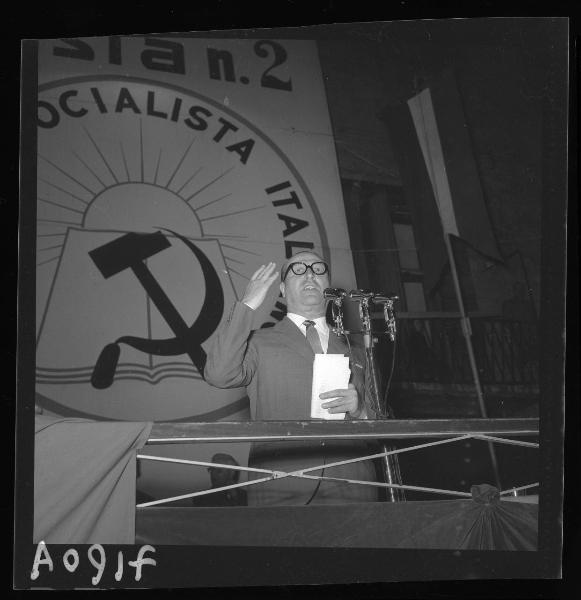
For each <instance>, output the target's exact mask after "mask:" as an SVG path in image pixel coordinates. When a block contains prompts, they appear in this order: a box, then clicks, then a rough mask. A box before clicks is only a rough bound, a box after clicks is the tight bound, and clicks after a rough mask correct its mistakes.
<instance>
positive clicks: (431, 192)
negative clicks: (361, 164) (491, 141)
mask: <svg viewBox="0 0 581 600" xmlns="http://www.w3.org/2000/svg"><path fill="white" fill-rule="evenodd" d="M385 117H386V121H387V124H388V127H389V131H390V134H391V136H392V142H393V145H394V149H395V153H396V156H397V157H398V162H399V166H400V171H401V178H402V182H403V184H404V188H405V191H406V198H407V200H408V203H409V205H410V208H411V212H412V219H413V223H414V229H415V233H416V239H417V244H418V253H419V256H420V261H421V265H422V270H423V274H424V284H425V287H426V290H427V291H428V292H429V293H430V292H433V291H434V288H435V287H436V286H437V285H438V283H439V281H440V279H441V277H442V274H443V272H444V269H445V268H446V267H447V265H448V256H447V252H446V246H445V243H444V235H446V234H450V235H452V236H455V237H456V238H459V239H461V240H462V241H463V242H465V243H466V244H468V245H469V246H470V247H471V248H473V249H474V250H476V251H477V252H479V253H480V254H481V255H483V256H485V257H487V258H488V259H490V260H491V261H493V262H500V263H501V262H503V258H502V255H501V253H500V251H499V249H498V245H497V242H496V239H495V236H494V231H493V228H492V225H491V222H490V218H489V215H488V212H487V209H486V204H485V201H484V195H483V192H482V187H481V184H480V179H479V175H478V170H477V166H476V162H475V160H474V155H473V151H472V146H471V140H470V135H469V131H468V126H467V123H466V119H465V116H464V110H463V107H462V101H461V98H460V95H459V93H458V89H457V87H456V83H455V80H454V77H453V74H452V73H451V72H447V73H446V74H444V75H443V76H442V77H441V79H439V80H438V81H437V82H435V83H434V84H433V85H431V86H430V87H428V88H426V89H424V90H422V91H421V92H420V93H419V94H417V95H415V96H414V97H412V98H410V99H409V100H408V101H407V102H406V103H402V104H400V105H399V106H396V107H393V108H390V109H388V110H387V111H386V113H385Z"/></svg>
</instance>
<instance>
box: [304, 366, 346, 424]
mask: <svg viewBox="0 0 581 600" xmlns="http://www.w3.org/2000/svg"><path fill="white" fill-rule="evenodd" d="M350 375H351V371H350V369H349V358H348V357H347V356H343V355H342V354H315V362H314V363H313V388H312V392H311V419H344V418H345V413H330V412H329V411H328V410H327V409H326V408H322V407H321V404H323V403H324V402H329V400H333V398H327V399H326V400H321V398H319V394H322V393H323V392H329V391H331V390H341V389H346V388H347V387H348V385H349V376H350Z"/></svg>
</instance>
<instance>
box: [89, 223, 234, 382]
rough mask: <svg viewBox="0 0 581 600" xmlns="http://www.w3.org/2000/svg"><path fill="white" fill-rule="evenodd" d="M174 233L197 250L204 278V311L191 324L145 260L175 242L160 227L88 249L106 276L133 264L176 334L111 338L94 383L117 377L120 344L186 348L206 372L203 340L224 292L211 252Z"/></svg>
mask: <svg viewBox="0 0 581 600" xmlns="http://www.w3.org/2000/svg"><path fill="white" fill-rule="evenodd" d="M171 233H173V234H174V235H175V236H176V237H177V238H179V239H180V240H181V241H182V242H183V243H184V244H185V245H186V246H187V247H188V248H189V249H190V250H191V251H192V253H193V254H194V255H195V257H196V259H197V260H198V262H199V263H200V266H201V268H202V273H203V275H204V280H205V282H206V295H205V298H204V303H203V305H202V309H201V311H200V315H199V316H198V318H197V319H196V320H195V322H194V323H193V325H191V326H188V325H187V323H186V322H185V321H184V320H183V318H182V317H181V315H180V314H179V313H178V311H177V309H176V308H175V306H174V305H173V303H172V301H171V300H170V299H169V298H168V296H167V294H166V293H165V292H164V290H163V288H162V287H161V286H160V284H159V283H158V281H157V280H156V279H155V277H154V276H153V274H152V273H151V271H150V270H149V269H148V268H147V265H146V264H145V260H146V259H148V258H150V257H152V256H154V255H155V254H158V253H159V252H161V251H163V250H165V249H166V248H169V247H170V246H171V244H170V242H169V241H168V239H167V238H166V237H165V236H164V235H163V234H162V233H161V232H159V231H158V232H156V233H146V234H143V233H128V234H126V235H124V236H122V237H120V238H117V239H115V240H113V241H112V242H109V243H107V244H104V245H103V246H100V247H98V248H95V249H94V250H91V251H90V252H89V255H90V256H91V258H92V259H93V262H94V263H95V265H96V266H97V268H98V269H99V271H100V272H101V274H102V275H103V277H105V279H108V278H109V277H112V276H113V275H116V274H117V273H120V272H122V271H124V270H125V269H131V270H132V271H133V273H134V274H135V276H136V277H137V279H138V281H139V282H140V283H141V285H142V286H143V288H144V289H145V291H146V292H147V294H148V296H149V297H150V298H151V300H152V302H153V303H154V304H155V306H156V307H157V309H158V310H159V312H160V314H161V315H162V317H163V318H164V319H165V321H166V322H167V324H168V325H169V326H170V328H171V330H172V331H173V333H174V334H175V337H173V338H168V339H161V340H155V339H149V338H140V337H133V336H122V337H120V338H118V339H117V340H115V342H113V343H111V344H107V345H106V346H105V347H104V348H103V350H102V351H101V354H100V355H99V358H98V359H97V362H96V364H95V367H94V369H93V375H92V377H91V384H92V385H93V387H95V388H97V389H105V388H108V387H109V386H110V385H111V384H112V383H113V378H114V377H115V371H116V369H117V363H118V361H119V355H120V348H119V344H127V345H128V346H131V347H132V348H136V349H137V350H140V351H142V352H145V353H147V354H154V355H156V356H177V355H180V354H187V355H188V356H189V357H190V359H191V360H192V363H193V364H194V366H195V367H196V369H197V370H198V371H199V373H200V374H201V375H202V376H203V373H204V366H205V364H206V353H205V351H204V349H203V348H202V346H201V344H202V342H204V341H205V340H207V339H208V338H209V337H210V336H211V335H212V333H213V332H214V331H215V330H216V328H217V327H218V324H219V323H220V319H221V318H222V314H223V311H224V292H223V290H222V285H221V283H220V279H219V277H218V274H217V273H216V270H215V269H214V267H213V265H212V263H211V262H210V261H209V260H208V258H207V256H206V255H205V254H204V253H203V252H202V251H201V250H200V249H199V248H198V247H197V246H196V245H195V244H193V243H192V242H191V241H190V240H188V239H187V238H184V237H182V236H181V235H178V234H177V233H175V232H171Z"/></svg>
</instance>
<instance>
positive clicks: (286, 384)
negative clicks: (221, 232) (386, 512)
mask: <svg viewBox="0 0 581 600" xmlns="http://www.w3.org/2000/svg"><path fill="white" fill-rule="evenodd" d="M252 320H253V311H252V309H250V308H249V307H248V306H246V305H245V304H243V303H241V302H237V303H236V304H235V305H234V307H233V309H232V311H231V313H230V315H229V318H228V320H227V322H226V323H225V324H224V325H223V326H222V327H221V328H220V330H219V331H218V333H217V335H216V337H215V338H214V340H213V343H212V345H211V347H210V348H209V350H208V359H207V362H206V368H205V372H204V375H205V378H206V381H207V382H208V383H210V384H211V385H214V386H216V387H221V388H232V387H243V386H245V387H246V390H247V393H248V397H249V398H250V414H251V416H252V418H253V419H256V420H277V421H279V420H293V421H303V420H310V405H311V386H312V374H313V360H314V353H313V350H312V348H311V346H310V345H309V343H308V341H307V340H306V338H305V336H304V335H303V334H302V332H301V331H300V330H299V328H298V327H297V326H296V325H295V324H294V323H293V322H292V321H291V320H290V319H288V318H284V319H283V320H282V321H280V322H279V323H277V324H276V325H275V326H274V327H270V328H265V329H260V330H256V331H251V327H252ZM328 352H329V353H334V354H350V367H351V373H352V375H351V381H352V382H353V384H354V385H355V387H356V389H357V392H358V395H359V401H360V406H362V403H363V402H364V399H365V388H366V386H365V362H364V355H363V353H362V352H360V351H359V350H357V349H353V350H352V352H351V353H349V348H348V346H347V344H346V342H345V341H344V340H343V339H342V338H340V337H339V336H337V335H336V334H334V333H333V332H332V331H331V332H330V335H329V347H328ZM370 416H371V415H370ZM368 451H369V447H368V445H367V444H365V443H361V442H354V441H340V442H326V443H324V444H323V443H321V442H277V443H268V444H254V445H253V447H252V450H251V454H250V458H249V465H250V466H256V467H261V468H271V469H280V470H285V471H286V470H292V469H293V468H297V469H298V468H304V467H309V466H316V465H319V464H323V463H324V462H326V463H329V462H333V461H338V460H342V459H347V458H354V457H355V456H357V455H359V456H361V455H363V454H365V453H367V452H368ZM331 470H332V471H333V472H331ZM325 471H326V472H325V475H329V476H334V477H346V478H353V479H366V480H374V479H375V467H374V466H373V465H372V464H371V463H370V462H369V461H367V462H365V463H354V464H350V465H344V466H341V467H334V468H333V469H326V470H325ZM316 485H317V482H316V481H305V480H298V479H296V478H294V479H292V478H285V479H280V480H275V481H272V482H269V483H268V484H261V488H262V489H264V490H266V491H268V490H270V491H271V492H272V493H270V494H267V495H268V498H266V499H265V498H264V497H262V498H261V499H259V501H258V503H269V504H276V503H285V504H289V503H290V504H300V503H304V502H306V501H308V499H309V497H310V496H311V495H312V493H313V491H314V490H315V487H316ZM257 488H258V486H251V487H250V488H249V493H248V497H249V504H255V503H257V502H256V501H255V500H256V498H255V494H256V493H258V490H257ZM340 488H341V489H340ZM357 488H360V489H357ZM361 488H365V489H361ZM295 491H296V492H297V493H295ZM343 497H348V498H349V499H350V500H353V501H362V500H366V499H370V500H375V499H376V498H377V493H376V490H375V489H374V488H372V487H371V486H356V485H353V484H338V483H335V484H333V483H327V482H325V483H324V484H322V485H320V486H319V488H317V493H316V499H317V501H322V500H323V499H324V498H327V500H326V501H329V502H334V501H338V502H339V501H341V498H343ZM313 503H314V501H313Z"/></svg>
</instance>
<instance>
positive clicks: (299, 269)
mask: <svg viewBox="0 0 581 600" xmlns="http://www.w3.org/2000/svg"><path fill="white" fill-rule="evenodd" d="M307 269H311V271H312V272H313V275H324V274H325V273H326V272H327V271H328V270H329V267H328V266H327V263H324V262H314V263H312V264H310V265H307V264H306V263H304V262H294V263H291V264H290V265H289V266H288V267H287V270H286V271H285V273H284V276H283V278H282V280H283V281H284V280H285V279H286V276H287V275H288V272H289V271H292V272H293V273H294V274H295V275H304V274H305V273H306V272H307Z"/></svg>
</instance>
